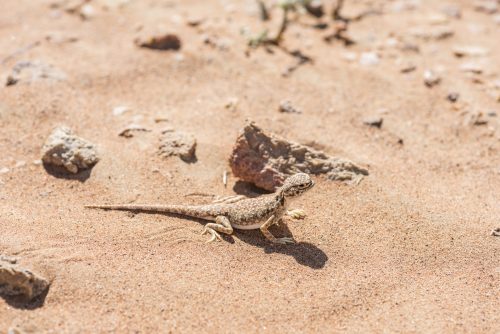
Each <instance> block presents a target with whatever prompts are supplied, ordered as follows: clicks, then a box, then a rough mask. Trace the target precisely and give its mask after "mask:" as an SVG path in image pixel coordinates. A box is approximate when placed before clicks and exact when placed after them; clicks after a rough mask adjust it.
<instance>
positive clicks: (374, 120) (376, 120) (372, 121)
mask: <svg viewBox="0 0 500 334" xmlns="http://www.w3.org/2000/svg"><path fill="white" fill-rule="evenodd" d="M383 122H384V119H383V118H382V117H380V116H369V117H367V118H365V119H363V124H365V125H368V126H372V127H374V128H379V129H380V128H381V127H382V123H383Z"/></svg>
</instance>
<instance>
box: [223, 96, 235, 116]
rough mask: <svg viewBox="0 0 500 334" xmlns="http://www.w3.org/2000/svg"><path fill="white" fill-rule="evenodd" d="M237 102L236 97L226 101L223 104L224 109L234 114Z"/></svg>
mask: <svg viewBox="0 0 500 334" xmlns="http://www.w3.org/2000/svg"><path fill="white" fill-rule="evenodd" d="M238 102H239V99H238V98H237V97H232V98H230V99H228V100H227V102H226V104H224V108H226V109H228V110H230V111H233V112H234V111H236V109H237V108H238Z"/></svg>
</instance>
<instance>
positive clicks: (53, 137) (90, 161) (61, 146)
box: [42, 126, 99, 174]
mask: <svg viewBox="0 0 500 334" xmlns="http://www.w3.org/2000/svg"><path fill="white" fill-rule="evenodd" d="M42 161H43V162H44V163H46V164H48V165H55V166H62V167H64V168H65V169H66V170H68V171H69V172H70V173H73V174H76V173H78V172H79V171H81V170H85V169H89V168H91V167H92V166H94V165H95V164H96V163H97V162H98V161H99V157H98V156H97V152H96V149H95V146H94V144H92V143H90V142H88V141H87V140H85V139H83V138H80V137H77V136H75V135H74V134H73V132H72V131H71V130H70V129H69V128H67V127H65V126H61V127H57V128H55V129H54V130H53V131H52V133H51V134H50V136H49V137H48V138H47V140H46V141H45V144H44V145H43V147H42Z"/></svg>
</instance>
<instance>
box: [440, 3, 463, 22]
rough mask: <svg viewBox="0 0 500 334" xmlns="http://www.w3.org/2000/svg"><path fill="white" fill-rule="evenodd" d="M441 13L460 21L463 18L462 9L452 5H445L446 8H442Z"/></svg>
mask: <svg viewBox="0 0 500 334" xmlns="http://www.w3.org/2000/svg"><path fill="white" fill-rule="evenodd" d="M441 13H443V14H444V15H446V16H448V17H450V18H454V19H459V18H461V17H462V10H461V9H460V7H459V6H457V5H452V4H449V5H445V6H444V7H442V8H441Z"/></svg>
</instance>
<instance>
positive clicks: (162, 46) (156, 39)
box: [135, 34, 181, 50]
mask: <svg viewBox="0 0 500 334" xmlns="http://www.w3.org/2000/svg"><path fill="white" fill-rule="evenodd" d="M135 43H136V44H137V45H138V46H140V47H142V48H148V49H153V50H179V49H180V48H181V40H180V39H179V37H177V35H174V34H165V35H158V36H153V37H147V38H145V39H142V38H138V39H136V40H135Z"/></svg>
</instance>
